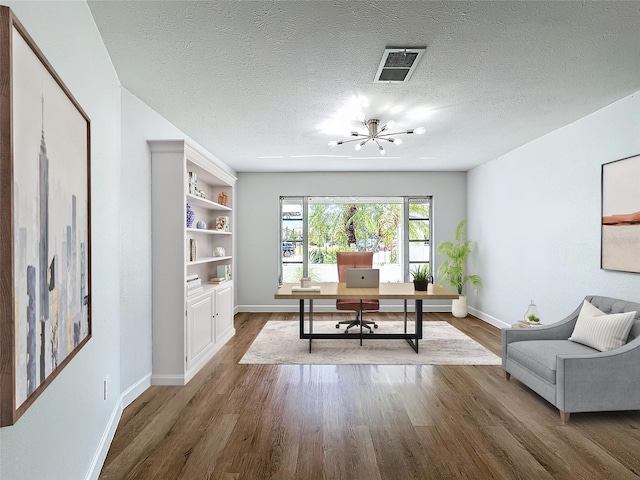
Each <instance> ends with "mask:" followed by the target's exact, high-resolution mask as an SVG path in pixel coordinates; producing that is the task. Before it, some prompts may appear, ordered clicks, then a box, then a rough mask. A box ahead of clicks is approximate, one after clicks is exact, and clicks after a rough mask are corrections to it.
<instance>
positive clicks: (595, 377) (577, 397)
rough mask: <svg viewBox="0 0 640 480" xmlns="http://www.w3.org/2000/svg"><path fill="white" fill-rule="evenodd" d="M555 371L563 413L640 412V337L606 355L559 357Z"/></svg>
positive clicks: (559, 403)
mask: <svg viewBox="0 0 640 480" xmlns="http://www.w3.org/2000/svg"><path fill="white" fill-rule="evenodd" d="M556 368H557V370H556V387H557V405H556V406H557V407H558V408H559V409H560V410H561V411H563V412H596V411H607V410H638V409H640V383H638V380H637V379H638V378H639V377H640V338H636V339H634V340H633V341H631V342H629V343H627V344H626V345H623V346H622V347H620V348H616V349H614V350H609V351H607V352H598V353H593V354H589V355H558V357H557V367H556Z"/></svg>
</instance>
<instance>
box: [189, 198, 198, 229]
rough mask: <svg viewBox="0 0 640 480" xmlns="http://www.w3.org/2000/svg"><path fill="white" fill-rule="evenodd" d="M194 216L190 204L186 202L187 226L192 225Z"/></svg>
mask: <svg viewBox="0 0 640 480" xmlns="http://www.w3.org/2000/svg"><path fill="white" fill-rule="evenodd" d="M195 218H196V216H195V214H194V213H193V210H191V205H189V204H188V203H187V228H191V226H192V225H193V220H194V219H195Z"/></svg>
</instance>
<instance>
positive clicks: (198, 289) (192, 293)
mask: <svg viewBox="0 0 640 480" xmlns="http://www.w3.org/2000/svg"><path fill="white" fill-rule="evenodd" d="M202 290H203V288H202V286H199V287H196V288H193V289H191V290H187V297H190V296H192V295H195V294H196V293H200V292H201V291H202Z"/></svg>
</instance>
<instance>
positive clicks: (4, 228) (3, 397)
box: [0, 7, 91, 426]
mask: <svg viewBox="0 0 640 480" xmlns="http://www.w3.org/2000/svg"><path fill="white" fill-rule="evenodd" d="M90 130H91V129H90V121H89V118H88V117H87V115H86V114H85V112H84V111H83V110H82V108H81V107H80V105H79V104H78V102H77V101H76V100H75V99H74V98H73V96H72V95H71V93H70V91H69V90H68V89H67V87H66V86H65V85H64V83H63V82H62V80H61V79H60V77H59V76H58V75H57V74H56V72H55V71H54V69H53V67H52V66H51V65H50V64H49V62H48V61H47V60H46V58H45V57H44V55H43V54H42V52H41V51H40V49H39V48H38V47H37V46H36V44H35V43H34V41H33V40H32V38H31V37H30V36H29V34H28V33H27V32H26V30H25V29H24V27H23V26H22V25H21V24H20V22H19V21H18V20H17V19H16V17H15V16H14V15H13V13H12V11H11V10H10V9H9V8H8V7H0V426H7V425H13V424H14V423H15V422H16V421H17V420H18V419H19V418H20V416H21V415H22V414H23V413H24V412H25V411H26V410H27V409H28V408H29V407H30V406H31V405H32V404H33V402H34V401H35V399H36V398H37V397H38V396H39V395H40V394H41V393H42V392H43V391H44V389H46V388H47V386H49V385H50V384H51V382H52V381H53V379H54V378H55V377H56V376H57V375H58V374H59V373H60V372H61V371H62V370H63V369H64V367H65V366H66V365H67V364H68V363H69V362H70V361H71V360H72V359H73V357H74V356H76V354H77V353H78V352H79V351H80V349H81V348H82V347H83V346H84V345H85V344H86V343H87V342H88V341H89V339H90V338H91V301H90V299H91V235H90V225H91V218H90V215H91V206H90V203H91V202H90Z"/></svg>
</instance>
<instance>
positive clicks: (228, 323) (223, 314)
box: [215, 285, 233, 341]
mask: <svg viewBox="0 0 640 480" xmlns="http://www.w3.org/2000/svg"><path fill="white" fill-rule="evenodd" d="M215 304H216V310H215V311H216V315H215V321H216V341H220V340H221V339H222V338H223V337H224V336H225V335H226V334H227V333H228V332H229V330H230V329H231V328H233V290H232V287H231V285H228V286H226V287H221V288H218V289H216V300H215Z"/></svg>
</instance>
